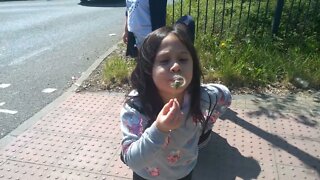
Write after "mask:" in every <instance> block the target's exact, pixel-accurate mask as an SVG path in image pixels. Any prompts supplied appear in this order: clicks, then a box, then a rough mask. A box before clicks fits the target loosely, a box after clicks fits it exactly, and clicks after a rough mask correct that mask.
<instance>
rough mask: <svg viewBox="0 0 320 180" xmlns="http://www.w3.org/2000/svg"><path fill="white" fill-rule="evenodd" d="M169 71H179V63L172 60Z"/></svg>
mask: <svg viewBox="0 0 320 180" xmlns="http://www.w3.org/2000/svg"><path fill="white" fill-rule="evenodd" d="M170 71H171V72H174V73H175V72H179V71H180V65H179V63H177V62H174V63H173V64H172V66H171V68H170Z"/></svg>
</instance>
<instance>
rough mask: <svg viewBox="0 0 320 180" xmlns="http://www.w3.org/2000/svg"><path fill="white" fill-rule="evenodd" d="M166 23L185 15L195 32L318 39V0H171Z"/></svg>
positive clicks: (319, 16)
mask: <svg viewBox="0 0 320 180" xmlns="http://www.w3.org/2000/svg"><path fill="white" fill-rule="evenodd" d="M172 1H173V3H172V9H169V10H168V12H170V13H171V14H170V13H169V14H170V15H171V16H170V17H171V18H170V17H169V21H171V23H173V22H175V21H176V20H177V19H178V18H179V17H181V16H183V15H186V14H189V15H191V16H193V17H194V19H195V24H196V33H211V34H219V35H225V34H226V33H235V34H237V35H239V36H244V35H247V34H255V35H259V34H260V35H263V34H265V33H268V34H276V35H278V36H281V37H290V36H291V35H293V34H299V35H300V36H308V35H312V34H313V35H314V34H316V35H318V36H320V3H319V1H320V0H286V1H285V0H172Z"/></svg>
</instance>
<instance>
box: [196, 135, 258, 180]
mask: <svg viewBox="0 0 320 180" xmlns="http://www.w3.org/2000/svg"><path fill="white" fill-rule="evenodd" d="M260 172H261V168H260V165H259V164H258V162H257V161H256V160H255V159H253V158H251V157H244V156H242V155H241V153H240V152H239V151H238V149H236V148H235V147H232V146H230V145H229V144H228V142H227V140H226V139H224V138H223V137H221V136H220V135H219V134H217V133H215V132H212V134H211V140H210V142H209V143H208V145H207V146H206V147H205V148H203V149H201V150H200V151H199V157H198V164H197V166H196V168H195V169H194V173H193V179H196V180H198V179H201V180H212V179H221V180H229V179H235V178H236V177H240V178H242V179H256V178H257V177H258V175H259V174H260Z"/></svg>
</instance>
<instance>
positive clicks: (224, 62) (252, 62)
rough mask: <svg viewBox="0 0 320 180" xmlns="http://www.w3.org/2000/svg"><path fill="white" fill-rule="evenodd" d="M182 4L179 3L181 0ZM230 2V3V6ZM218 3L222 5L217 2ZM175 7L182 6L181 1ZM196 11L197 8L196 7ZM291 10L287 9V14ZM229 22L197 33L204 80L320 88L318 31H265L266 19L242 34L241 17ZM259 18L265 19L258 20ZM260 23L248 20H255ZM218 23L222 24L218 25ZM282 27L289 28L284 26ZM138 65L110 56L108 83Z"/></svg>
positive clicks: (118, 81) (125, 78) (238, 85)
mask: <svg viewBox="0 0 320 180" xmlns="http://www.w3.org/2000/svg"><path fill="white" fill-rule="evenodd" d="M201 2H202V3H203V2H205V1H201ZM178 4H180V3H179V2H178ZM186 5H188V4H185V5H184V6H183V7H182V8H183V9H184V11H187V9H188V8H187V7H186ZM228 5H229V4H226V6H228ZM211 6H212V4H211ZM217 6H222V5H221V3H220V4H219V3H218V4H217ZM234 6H235V7H239V6H240V4H234ZM253 7H254V6H253ZM176 8H178V9H179V7H176ZM217 9H219V8H217ZM220 9H221V7H220ZM192 11H198V10H197V8H195V7H193V8H192ZM218 11H219V10H218ZM255 11H257V8H251V12H252V14H253V15H256V14H257V12H255ZM255 13H256V14H255ZM199 14H200V16H199V27H202V28H200V29H204V28H203V27H204V24H203V22H204V18H205V16H204V15H205V5H204V4H202V5H201V6H200V9H199ZM175 16H176V18H175V19H177V18H178V16H180V14H179V13H175ZM233 16H234V19H239V18H238V17H237V14H236V13H235V14H233ZM238 16H239V14H238ZM286 16H288V15H286V14H285V16H284V17H286ZM171 17H172V7H168V18H167V21H168V24H171V22H170V18H171ZM251 17H252V18H251V19H250V20H251V21H255V19H254V18H253V17H255V16H251ZM210 18H211V19H210ZM195 19H196V18H195ZM216 19H217V21H220V20H221V18H220V19H219V17H217V18H216ZM226 19H227V18H226ZM243 19H245V18H243ZM263 20H264V22H266V23H270V22H271V18H269V17H266V18H265V19H263ZM207 21H208V22H212V17H209V16H208V17H207ZM230 22H231V25H230V26H228V27H231V28H226V29H225V30H224V31H223V34H220V31H219V30H218V31H214V33H213V34H212V33H198V34H197V39H196V42H195V46H196V49H197V51H198V55H199V57H200V60H201V64H202V67H203V72H204V82H216V81H218V82H222V83H223V84H226V85H227V86H229V87H233V88H241V87H249V88H257V87H265V86H267V85H270V84H274V83H281V84H283V85H284V86H286V85H288V84H290V85H295V86H296V87H299V88H306V89H310V88H313V89H317V90H319V89H320V48H319V47H320V40H319V36H318V32H314V33H313V34H312V33H309V34H308V35H306V34H305V35H304V36H301V34H299V33H298V32H297V33H296V32H295V31H293V32H290V38H286V37H281V38H280V37H276V36H272V35H270V34H268V33H264V34H262V33H261V31H260V30H261V29H263V28H266V27H265V26H264V25H263V24H262V25H261V28H260V30H259V28H258V30H257V31H250V28H249V29H248V32H247V34H246V35H243V36H239V34H237V33H235V31H236V27H240V28H242V27H243V26H242V25H241V26H238V22H236V21H230ZM319 22H320V21H319ZM319 22H318V23H317V21H315V22H314V24H312V25H311V26H310V27H319ZM259 23H260V24H261V23H263V22H261V20H259ZM259 23H252V22H251V23H244V24H245V25H249V26H255V25H257V24H259ZM216 27H217V26H216ZM210 28H212V27H210V26H208V27H207V29H210ZM217 28H218V29H219V27H217ZM280 30H281V31H282V32H283V31H284V29H280ZM297 31H298V30H297ZM309 31H310V32H311V30H310V29H308V32H309ZM134 65H135V63H134V61H132V60H126V59H124V58H122V57H121V56H119V57H113V58H112V59H110V60H108V61H107V64H106V65H105V70H104V81H105V83H106V84H108V83H111V84H116V85H121V84H122V83H127V82H128V76H129V74H130V73H131V71H132V69H133V67H134Z"/></svg>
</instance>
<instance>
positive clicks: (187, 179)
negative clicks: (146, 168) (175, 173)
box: [132, 171, 192, 180]
mask: <svg viewBox="0 0 320 180" xmlns="http://www.w3.org/2000/svg"><path fill="white" fill-rule="evenodd" d="M191 178H192V171H191V172H190V173H189V174H188V175H187V176H186V177H183V178H181V179H178V180H191ZM132 179H133V180H146V179H144V178H143V177H141V176H139V175H138V174H136V173H135V172H133V178H132Z"/></svg>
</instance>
